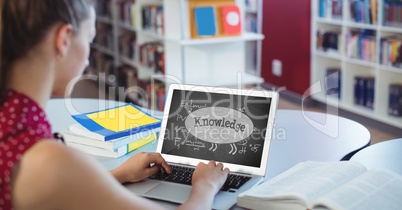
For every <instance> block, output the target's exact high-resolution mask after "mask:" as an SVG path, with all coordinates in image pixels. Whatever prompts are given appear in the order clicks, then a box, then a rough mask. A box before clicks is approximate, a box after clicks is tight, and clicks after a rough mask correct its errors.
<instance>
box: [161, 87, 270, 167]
mask: <svg viewBox="0 0 402 210" xmlns="http://www.w3.org/2000/svg"><path fill="white" fill-rule="evenodd" d="M270 107H271V99H270V98H265V97H256V96H245V95H231V94H220V93H210V92H198V91H187V90H174V91H173V95H172V101H171V105H170V110H169V118H168V121H167V124H166V131H165V135H164V141H163V145H162V154H168V155H176V156H182V157H189V158H196V159H203V160H216V161H219V162H226V163H232V164H238V165H244V166H250V167H260V165H261V158H262V152H263V148H264V144H265V143H268V142H265V136H266V133H267V132H272V131H267V130H266V129H267V124H268V118H269V110H270Z"/></svg>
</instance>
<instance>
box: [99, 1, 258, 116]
mask: <svg viewBox="0 0 402 210" xmlns="http://www.w3.org/2000/svg"><path fill="white" fill-rule="evenodd" d="M258 1H260V0H258ZM216 2H218V4H220V5H224V4H233V3H234V4H236V5H237V6H238V7H239V10H240V16H241V23H242V29H241V34H240V35H236V36H221V35H219V36H216V37H206V38H193V37H192V36H191V30H192V27H194V26H192V24H193V23H192V19H193V18H192V17H191V9H190V8H192V5H203V4H206V5H208V4H216ZM144 8H146V9H144ZM148 8H149V9H148ZM216 8H217V9H216V11H218V7H216ZM144 10H145V12H144ZM148 10H149V13H147V12H148ZM248 12H256V11H252V10H250V9H249V8H246V4H245V1H244V0H214V1H212V0H208V1H204V0H98V4H97V13H98V15H97V26H98V27H97V28H98V29H100V31H101V32H100V33H99V31H98V35H97V36H99V40H96V41H95V43H94V44H92V51H93V54H94V55H93V56H92V57H93V60H95V62H94V64H93V65H92V69H97V68H100V69H103V68H101V67H100V66H99V65H101V63H102V62H99V61H98V60H99V59H104V58H105V57H107V59H109V60H110V58H112V60H113V66H114V71H108V72H109V73H110V74H113V75H115V76H116V77H117V87H116V89H118V88H119V87H124V89H123V90H124V91H122V90H120V93H121V92H124V93H123V94H126V95H127V97H126V100H128V101H132V102H134V103H136V104H138V105H140V106H143V107H147V108H153V109H156V108H159V109H161V107H160V106H159V107H158V104H163V103H160V102H159V101H158V97H160V96H162V95H163V94H164V93H161V92H158V91H159V90H156V89H155V87H158V88H160V89H161V90H163V91H164V89H165V88H166V87H167V86H169V84H172V83H183V84H197V85H209V86H231V87H238V86H243V85H249V84H261V83H263V79H262V78H261V77H260V75H259V68H260V65H259V64H258V65H257V64H254V65H253V68H251V67H250V66H249V65H248V64H247V62H248V61H247V59H248V58H247V55H248V51H247V44H248V43H249V42H257V43H258V42H260V41H261V40H263V39H264V36H263V35H262V34H260V33H258V32H257V33H256V32H251V31H246V27H245V26H244V24H245V17H246V13H248ZM217 14H219V12H218V13H217ZM217 16H218V15H217ZM147 17H148V18H147ZM149 17H151V18H149ZM150 20H151V21H154V22H152V23H150ZM259 50H260V49H259ZM149 52H157V53H156V54H155V55H158V57H155V56H154V54H152V56H150V55H149ZM159 52H160V53H159ZM150 57H151V58H150ZM258 57H259V54H258V55H257V59H254V60H259V58H258ZM150 59H151V60H152V61H153V63H149V60H150ZM154 59H156V60H154ZM258 62H259V61H258ZM92 72H93V71H92ZM250 72H251V73H250ZM256 72H257V73H256ZM99 73H105V74H106V76H105V78H108V74H107V71H106V72H100V71H98V74H99ZM131 77H134V78H131ZM132 80H135V81H132ZM132 85H134V86H138V88H137V89H136V88H134V89H135V91H137V92H136V93H133V92H131V93H130V92H129V93H127V91H126V90H130V87H132ZM131 89H133V88H131ZM140 89H141V90H140ZM135 91H134V92H135ZM140 91H142V92H141V93H140ZM145 93H146V94H145ZM138 95H142V96H141V97H138ZM162 108H163V107H162Z"/></svg>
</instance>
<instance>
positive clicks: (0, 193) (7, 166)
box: [0, 90, 52, 210]
mask: <svg viewBox="0 0 402 210" xmlns="http://www.w3.org/2000/svg"><path fill="white" fill-rule="evenodd" d="M44 138H52V133H51V127H50V124H49V122H48V120H47V119H46V115H45V112H44V111H43V110H42V108H41V107H39V106H38V104H37V103H36V102H35V101H33V100H32V99H30V98H29V97H27V96H25V95H23V94H21V93H18V92H16V91H12V90H9V91H7V92H6V93H5V95H4V98H3V100H2V101H0V210H6V209H7V210H8V209H13V207H12V202H11V200H12V198H11V191H10V183H11V171H12V170H13V167H14V166H15V164H16V163H18V161H19V160H20V159H21V157H22V155H23V154H24V152H25V151H27V150H28V149H29V148H30V147H31V146H32V145H34V144H35V143H36V142H38V141H39V140H41V139H44Z"/></svg>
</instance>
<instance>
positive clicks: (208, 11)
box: [194, 6, 217, 36]
mask: <svg viewBox="0 0 402 210" xmlns="http://www.w3.org/2000/svg"><path fill="white" fill-rule="evenodd" d="M194 14H195V25H196V28H197V35H198V36H215V35H216V31H217V29H216V14H215V8H214V7H213V6H209V7H195V8H194Z"/></svg>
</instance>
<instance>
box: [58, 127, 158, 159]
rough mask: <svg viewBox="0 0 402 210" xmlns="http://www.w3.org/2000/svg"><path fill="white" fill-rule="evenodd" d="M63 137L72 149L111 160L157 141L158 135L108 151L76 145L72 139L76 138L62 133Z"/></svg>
mask: <svg viewBox="0 0 402 210" xmlns="http://www.w3.org/2000/svg"><path fill="white" fill-rule="evenodd" d="M62 135H63V137H64V141H65V142H66V144H67V146H69V147H71V148H75V149H77V150H80V151H82V152H84V153H87V154H91V155H97V156H103V157H110V158H119V157H121V156H123V155H125V154H127V153H130V152H132V151H134V150H136V149H138V148H140V147H142V146H145V145H146V144H148V143H151V142H153V141H155V140H156V134H151V135H149V136H147V137H144V138H142V139H138V140H137V141H134V142H131V143H129V144H126V145H123V146H121V147H118V148H117V149H114V150H108V149H104V148H100V147H93V146H89V145H86V144H81V143H76V142H75V141H73V140H71V139H72V138H74V137H73V136H70V135H65V134H64V133H62Z"/></svg>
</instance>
